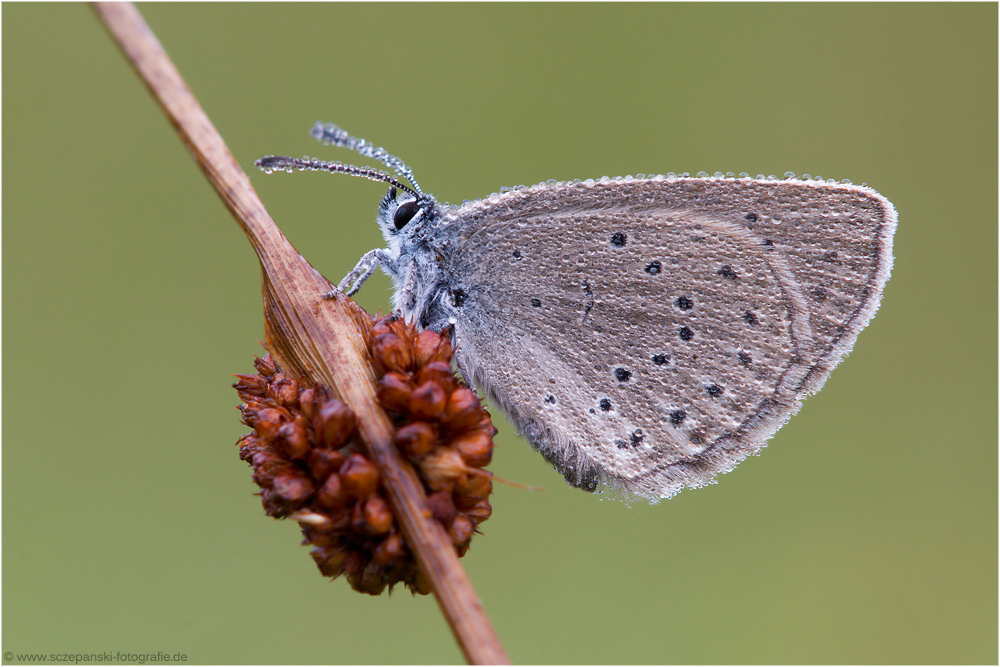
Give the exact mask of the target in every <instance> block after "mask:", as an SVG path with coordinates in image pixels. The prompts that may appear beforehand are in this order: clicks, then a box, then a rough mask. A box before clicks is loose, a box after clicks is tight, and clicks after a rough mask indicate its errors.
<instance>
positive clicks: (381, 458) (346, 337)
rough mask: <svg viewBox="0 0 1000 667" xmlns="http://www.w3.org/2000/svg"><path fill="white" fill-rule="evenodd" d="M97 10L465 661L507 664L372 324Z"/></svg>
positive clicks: (156, 65)
mask: <svg viewBox="0 0 1000 667" xmlns="http://www.w3.org/2000/svg"><path fill="white" fill-rule="evenodd" d="M94 8H95V10H96V12H97V14H98V16H99V17H100V18H101V20H102V21H103V22H104V24H105V25H106V27H107V28H108V30H109V32H110V33H111V36H112V37H113V38H114V40H115V41H116V42H117V43H118V45H119V47H120V48H121V49H122V52H123V53H124V55H125V57H126V58H127V59H128V60H129V62H131V63H132V65H133V67H134V68H135V70H136V72H137V73H138V74H139V76H140V78H141V79H142V80H143V81H144V82H145V84H146V85H147V87H148V88H149V90H150V92H151V93H152V94H153V97H154V98H155V99H156V101H157V102H158V103H159V105H160V107H161V108H162V109H163V111H164V113H165V114H166V115H167V118H168V119H169V120H170V122H171V123H172V124H173V125H174V127H175V128H176V129H177V131H178V133H179V134H180V137H181V140H182V141H183V142H184V144H185V145H186V146H187V148H188V150H189V151H190V153H191V155H192V157H194V159H195V161H196V162H197V163H198V165H199V166H200V167H201V169H202V170H203V171H204V172H205V175H206V176H207V177H208V180H209V182H210V183H211V184H212V185H213V187H215V189H216V191H217V192H218V193H219V196H220V197H222V201H223V203H224V204H225V205H226V208H228V209H229V211H230V213H232V214H233V217H235V218H236V221H237V222H238V223H239V225H240V227H242V229H243V231H244V232H245V233H246V235H247V238H248V239H249V240H250V243H251V245H252V246H253V248H254V250H255V251H256V253H257V257H258V259H259V260H260V265H261V270H262V274H263V287H262V289H263V298H264V319H265V332H266V333H265V344H266V347H267V348H268V350H269V351H270V352H271V355H272V356H273V357H274V358H275V360H276V361H277V362H278V363H279V364H280V365H281V367H282V370H283V371H285V372H286V373H288V374H289V375H290V376H292V377H294V378H295V379H296V380H298V381H299V382H300V383H302V384H304V385H316V384H322V385H325V386H327V387H331V388H332V389H333V390H334V392H335V393H336V394H337V395H338V396H340V398H341V399H343V400H344V401H345V402H346V403H347V404H348V405H349V406H350V407H351V409H352V410H354V412H355V413H356V414H357V417H358V423H359V432H360V434H361V437H362V439H363V440H364V442H365V445H366V447H367V449H368V453H369V455H370V458H371V459H372V460H373V461H374V462H375V464H376V466H377V467H378V469H379V474H380V475H381V476H382V479H383V481H384V483H385V486H386V490H387V493H388V497H389V502H390V503H391V505H392V507H393V509H394V511H395V513H396V516H397V517H398V519H399V521H400V524H401V527H402V529H403V534H404V535H405V537H406V541H407V544H408V545H409V547H410V548H411V550H412V551H413V552H414V554H415V555H416V558H417V561H418V562H419V563H420V566H421V567H422V568H423V569H424V571H425V572H426V574H427V575H428V579H429V580H430V581H431V583H432V585H433V587H434V594H435V597H436V598H437V601H438V604H439V605H440V607H441V610H442V612H443V613H444V615H445V618H446V620H447V621H448V624H449V626H450V627H451V629H452V632H453V633H454V635H455V638H456V640H457V641H458V643H459V646H460V647H461V649H462V652H463V653H464V654H465V657H466V659H467V660H468V661H469V662H470V663H473V664H498V663H508V662H509V660H508V658H507V656H506V654H505V653H504V650H503V647H502V646H501V645H500V642H499V639H498V638H497V636H496V633H495V632H494V630H493V627H492V625H491V624H490V622H489V619H488V618H487V616H486V614H485V612H484V610H483V608H482V604H481V603H480V601H479V597H478V596H477V595H476V593H475V591H474V589H473V588H472V584H471V582H470V581H469V579H468V577H467V575H466V574H465V570H464V569H462V566H461V565H460V564H459V562H458V556H457V554H456V553H455V549H454V547H453V546H452V544H451V540H450V539H449V538H448V536H447V534H446V533H445V532H444V530H443V528H441V526H440V525H439V524H438V523H436V522H434V521H432V520H430V514H429V512H428V511H427V509H426V504H425V497H424V493H423V490H422V489H421V487H420V484H419V482H418V480H417V477H416V474H415V472H414V471H413V469H412V468H411V467H410V465H409V464H408V463H407V462H405V461H404V460H402V458H401V457H400V455H399V453H398V452H397V450H396V448H395V446H394V445H393V442H392V427H391V423H390V421H389V419H388V417H387V416H386V414H385V412H383V411H382V409H381V407H380V406H379V405H378V403H377V402H376V399H375V379H374V377H375V376H374V371H373V370H372V367H371V363H370V360H369V359H368V357H367V353H366V352H365V335H366V334H367V328H368V327H370V322H371V320H370V319H369V318H368V316H367V314H365V313H364V311H362V310H361V309H360V308H359V307H358V306H356V305H355V304H354V302H353V301H351V300H350V299H347V298H346V297H343V296H342V295H338V296H337V297H336V298H334V299H328V300H327V299H323V298H322V296H321V295H323V294H324V293H325V292H328V291H329V290H330V289H331V288H332V285H331V283H330V282H329V281H327V280H326V279H325V278H324V277H323V276H322V275H320V274H319V272H317V271H316V270H315V269H314V268H313V267H312V266H310V265H309V263H308V262H306V260H305V259H304V258H303V257H302V256H301V255H299V254H298V252H296V250H295V249H294V248H293V247H292V246H291V244H290V243H289V242H288V240H287V239H286V238H285V237H284V235H283V234H282V233H281V231H280V230H279V229H278V227H277V226H276V225H275V224H274V221H273V220H272V219H271V217H270V216H269V215H268V213H267V211H266V210H265V209H264V206H263V204H262V203H261V202H260V200H259V199H258V197H257V194H256V192H254V190H253V188H252V187H251V185H250V179H249V177H248V176H247V175H246V173H245V172H244V171H243V170H242V169H241V168H240V167H239V165H238V164H237V163H236V160H235V159H234V158H233V156H232V154H231V153H230V152H229V149H228V148H227V147H226V145H225V143H224V142H223V140H222V137H221V136H219V134H218V132H217V131H216V130H215V128H214V127H213V126H212V123H211V122H210V121H209V119H208V116H207V115H206V114H205V112H204V110H202V108H201V106H200V105H199V104H198V102H197V101H196V100H195V98H194V95H193V94H192V93H191V91H190V90H189V89H188V87H187V85H186V84H185V83H184V80H183V79H182V78H181V76H180V74H179V72H178V71H177V69H176V68H175V67H174V65H173V63H172V62H171V61H170V59H169V58H168V56H167V54H166V52H165V51H164V50H163V47H162V46H160V43H159V41H158V40H157V39H156V37H155V35H153V33H152V31H151V30H150V29H149V26H147V25H146V23H145V21H143V19H142V16H141V15H140V14H139V12H138V10H136V8H135V7H134V6H133V5H132V4H130V3H121V4H119V3H96V4H95V5H94Z"/></svg>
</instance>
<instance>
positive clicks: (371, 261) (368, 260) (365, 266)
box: [323, 248, 395, 299]
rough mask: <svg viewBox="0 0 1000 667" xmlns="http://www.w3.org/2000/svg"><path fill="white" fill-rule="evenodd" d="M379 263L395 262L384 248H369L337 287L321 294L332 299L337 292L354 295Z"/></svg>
mask: <svg viewBox="0 0 1000 667" xmlns="http://www.w3.org/2000/svg"><path fill="white" fill-rule="evenodd" d="M379 265H386V266H388V267H392V266H395V262H394V261H393V259H392V257H391V256H390V255H389V253H388V252H387V251H386V250H385V249H384V248H376V249H375V250H369V251H368V252H366V253H365V254H364V256H363V257H362V258H361V259H359V260H358V263H357V264H356V265H355V266H354V268H353V269H351V272H350V273H348V274H347V275H346V276H344V279H343V280H341V281H340V284H338V285H337V289H335V290H330V291H329V292H327V293H326V294H324V295H323V298H324V299H332V298H333V297H334V296H335V295H336V294H337V293H338V292H343V293H344V294H345V295H346V296H354V295H355V294H357V293H358V290H359V289H361V286H362V285H363V284H364V282H365V281H366V280H368V279H369V278H371V276H372V274H373V273H375V269H377V268H378V267H379Z"/></svg>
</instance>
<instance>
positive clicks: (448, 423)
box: [233, 316, 496, 595]
mask: <svg viewBox="0 0 1000 667" xmlns="http://www.w3.org/2000/svg"><path fill="white" fill-rule="evenodd" d="M369 343H370V344H369V351H370V353H371V355H372V361H373V366H374V367H375V369H376V372H377V373H378V375H379V378H378V380H379V381H378V399H379V402H380V403H381V404H382V406H383V407H384V408H385V409H386V411H387V412H388V413H389V415H390V416H391V417H392V420H393V422H394V425H395V428H396V432H395V443H396V446H397V447H398V448H399V450H400V451H401V452H402V453H403V455H404V456H405V457H406V458H407V459H408V460H409V461H410V462H411V463H412V464H413V466H414V469H415V470H416V471H417V473H418V475H419V477H420V479H421V480H422V482H423V483H424V487H425V492H426V495H427V510H428V513H429V514H430V515H431V516H433V517H434V519H435V520H436V521H438V522H439V523H440V524H441V526H442V527H443V528H444V530H445V532H446V533H447V534H448V536H449V537H450V538H451V540H452V543H453V544H454V545H455V549H456V551H457V552H458V554H459V555H460V556H461V555H464V554H465V552H466V551H467V550H468V548H469V544H470V542H471V540H472V535H473V534H474V533H475V532H478V531H477V527H478V525H479V524H480V523H481V522H483V521H485V520H486V519H488V518H489V516H490V513H491V511H492V508H491V507H490V503H489V496H490V493H491V492H492V489H493V483H492V476H491V474H490V473H489V472H488V471H486V470H483V467H484V466H486V465H488V464H489V462H490V459H491V457H492V453H493V435H495V434H496V429H495V428H494V427H493V424H492V422H491V421H490V417H489V413H487V412H486V410H485V409H484V408H483V407H482V405H481V403H480V401H479V398H478V397H477V396H476V394H475V392H473V391H472V390H471V389H469V387H468V386H467V385H465V384H464V383H462V382H460V381H458V380H457V379H456V378H455V375H454V373H453V372H452V368H451V354H452V350H451V344H450V343H449V341H448V339H447V338H446V337H445V336H442V335H441V334H438V333H436V332H433V331H419V332H418V331H417V330H416V329H415V328H414V327H412V326H410V325H407V324H406V323H405V322H404V321H403V320H402V319H401V318H399V317H396V316H389V317H385V318H382V319H380V320H378V321H377V322H375V323H374V326H373V327H372V328H371V331H370V336H369ZM254 366H255V367H256V368H257V373H256V374H253V375H237V376H236V378H237V380H238V381H237V382H236V383H235V384H234V385H233V386H234V387H235V388H236V390H237V392H239V395H240V399H241V400H243V401H244V403H243V405H241V406H240V407H239V409H240V412H241V414H242V417H243V422H244V423H245V424H246V425H247V426H250V427H251V428H253V431H252V432H251V433H248V434H246V435H244V436H243V437H242V438H240V439H239V441H238V442H237V443H236V444H237V445H238V446H239V448H240V458H241V459H243V460H244V461H247V462H248V463H249V464H250V465H251V466H253V481H254V482H255V483H256V484H257V485H258V486H260V489H261V490H260V492H259V495H260V497H261V502H262V503H263V505H264V512H265V513H266V514H267V515H268V516H273V517H275V518H292V519H295V520H297V521H298V522H299V525H300V526H301V528H302V534H303V535H304V536H305V543H307V544H311V545H312V546H313V549H312V557H313V559H314V560H315V561H316V565H317V566H318V567H319V570H320V572H322V573H323V575H325V576H328V577H338V576H340V575H342V574H345V575H346V576H347V580H348V582H349V583H350V584H351V586H352V587H353V588H354V589H355V590H357V591H361V592H364V593H370V594H372V595H377V594H379V593H381V592H382V591H383V590H385V588H386V587H389V588H390V590H391V588H392V586H393V585H395V584H397V583H400V582H402V583H403V584H405V585H406V586H407V587H408V588H410V590H412V591H413V592H415V593H422V594H427V593H429V592H430V585H429V582H428V581H427V578H426V576H425V575H424V574H423V572H422V571H421V570H420V568H419V567H418V566H417V563H416V561H415V560H414V558H413V555H412V554H411V553H410V550H409V549H408V548H407V546H406V539H405V538H404V536H403V534H402V533H401V531H400V529H399V524H398V522H397V521H396V518H395V517H394V516H393V513H392V508H391V507H390V505H389V502H388V501H387V494H386V493H385V489H384V488H383V485H382V480H381V479H380V478H379V474H378V470H377V469H376V467H375V465H374V464H373V463H372V462H371V461H369V460H368V458H367V457H366V456H365V453H364V452H365V450H364V447H363V445H362V443H361V442H360V441H359V440H358V438H357V432H356V431H357V418H356V417H355V415H354V413H353V412H352V411H351V410H350V408H348V407H347V405H346V404H344V403H343V401H341V400H339V399H338V398H335V397H333V396H332V395H331V394H330V392H329V391H328V390H327V389H326V388H324V387H320V386H317V387H302V386H300V384H299V383H298V382H297V381H296V380H295V379H294V378H290V377H286V376H285V375H284V373H282V371H281V369H280V368H278V365H277V364H276V363H275V362H274V360H272V359H271V358H270V356H269V355H266V356H264V357H263V358H261V359H255V360H254Z"/></svg>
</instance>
